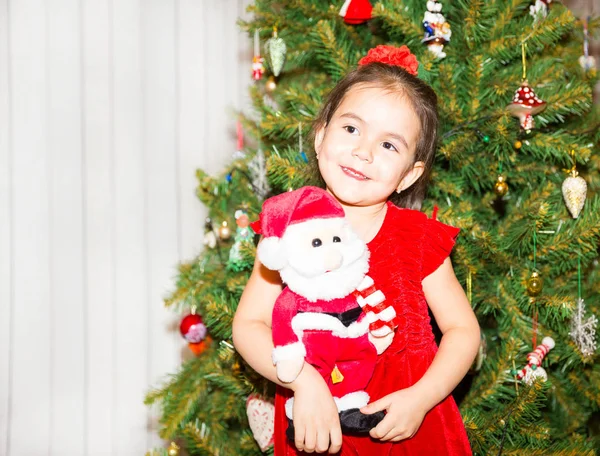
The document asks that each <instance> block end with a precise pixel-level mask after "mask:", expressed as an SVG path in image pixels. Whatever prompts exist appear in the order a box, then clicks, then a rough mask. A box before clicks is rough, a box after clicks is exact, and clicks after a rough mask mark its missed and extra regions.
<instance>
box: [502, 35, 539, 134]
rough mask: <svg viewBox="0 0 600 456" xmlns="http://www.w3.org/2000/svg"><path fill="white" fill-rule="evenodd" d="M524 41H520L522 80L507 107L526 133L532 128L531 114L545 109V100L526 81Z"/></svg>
mask: <svg viewBox="0 0 600 456" xmlns="http://www.w3.org/2000/svg"><path fill="white" fill-rule="evenodd" d="M525 47H526V44H525V42H523V43H521V50H522V59H523V82H521V87H519V88H518V89H517V90H516V91H515V96H514V97H513V101H512V103H510V104H509V105H508V107H507V109H508V112H510V113H511V114H512V115H513V116H515V117H518V118H519V122H520V124H521V129H522V130H524V131H525V132H526V133H529V132H530V131H531V130H533V127H534V125H535V123H534V121H533V116H534V115H535V114H539V113H540V112H542V111H543V110H544V109H546V102H545V101H543V100H542V99H540V98H538V96H537V95H536V94H535V91H534V90H533V88H531V87H530V86H529V83H528V82H527V64H526V60H525Z"/></svg>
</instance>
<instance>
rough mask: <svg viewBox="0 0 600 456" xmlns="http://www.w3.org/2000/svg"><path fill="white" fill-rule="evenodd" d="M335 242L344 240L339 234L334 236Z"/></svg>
mask: <svg viewBox="0 0 600 456" xmlns="http://www.w3.org/2000/svg"><path fill="white" fill-rule="evenodd" d="M333 242H342V240H341V239H340V237H339V236H333Z"/></svg>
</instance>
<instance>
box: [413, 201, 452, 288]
mask: <svg viewBox="0 0 600 456" xmlns="http://www.w3.org/2000/svg"><path fill="white" fill-rule="evenodd" d="M436 212H437V208H436V210H434V214H433V217H432V218H428V219H426V220H425V224H424V225H423V250H422V251H423V259H422V261H421V264H422V268H421V279H424V278H425V277H427V276H428V275H429V274H431V273H432V272H434V271H435V270H436V269H437V268H439V267H440V266H441V265H442V263H443V262H444V260H445V259H446V258H448V256H450V253H451V252H452V248H453V247H454V244H455V243H456V238H457V237H458V233H459V232H460V229H459V228H455V227H453V226H450V225H445V224H444V223H441V222H439V221H438V220H436Z"/></svg>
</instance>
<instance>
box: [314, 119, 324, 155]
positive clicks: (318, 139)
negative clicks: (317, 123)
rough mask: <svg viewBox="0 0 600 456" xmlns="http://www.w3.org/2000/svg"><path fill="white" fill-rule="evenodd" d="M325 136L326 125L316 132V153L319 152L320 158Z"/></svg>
mask: <svg viewBox="0 0 600 456" xmlns="http://www.w3.org/2000/svg"><path fill="white" fill-rule="evenodd" d="M323 138H325V125H323V126H322V127H318V128H317V132H316V134H315V153H316V154H317V158H319V152H320V151H321V144H323Z"/></svg>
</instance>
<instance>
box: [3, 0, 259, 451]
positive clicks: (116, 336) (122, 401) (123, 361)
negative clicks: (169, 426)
mask: <svg viewBox="0 0 600 456" xmlns="http://www.w3.org/2000/svg"><path fill="white" fill-rule="evenodd" d="M249 3H251V1H250V0H171V1H169V0H13V1H9V0H0V455H6V456H37V455H57V456H58V455H60V456H66V455H73V456H82V455H110V456H119V455H124V456H125V455H126V456H132V455H142V454H144V452H145V451H146V450H147V449H148V448H150V447H153V446H159V445H161V444H162V442H161V441H160V440H159V439H158V437H157V434H156V429H155V426H156V419H157V418H156V416H157V415H158V413H157V411H156V410H149V409H148V408H147V407H145V406H144V404H143V402H142V401H143V398H144V394H145V393H146V391H147V390H148V388H150V386H151V385H156V384H157V383H158V382H159V381H160V379H161V378H163V377H164V376H165V375H166V374H167V373H171V372H174V371H175V370H176V369H177V368H178V367H179V365H180V363H181V359H182V356H185V353H186V351H187V347H186V346H185V344H184V341H183V339H182V338H181V337H180V335H179V333H178V330H177V324H178V317H177V316H176V315H174V314H173V313H172V312H170V311H167V310H165V309H164V308H163V306H162V298H163V297H164V296H165V295H166V294H167V293H168V292H169V291H170V290H173V288H174V280H173V279H174V276H175V275H176V265H177V263H178V262H179V261H181V260H186V259H191V258H192V257H193V256H194V255H195V254H196V253H198V251H199V249H200V248H201V246H202V236H203V222H204V214H205V212H204V209H203V208H202V206H201V204H200V202H199V201H198V200H197V199H196V197H195V196H194V189H195V185H196V180H195V174H194V173H195V170H196V168H198V167H202V168H204V169H206V170H208V171H209V172H213V173H215V172H217V171H219V170H220V168H221V166H222V165H223V164H225V163H226V162H228V161H229V160H230V159H231V156H232V153H233V152H234V151H235V147H236V138H235V118H234V116H233V113H234V111H235V110H238V109H242V108H243V107H244V106H245V105H247V104H248V97H247V86H248V85H249V84H250V83H251V77H250V74H251V73H250V71H251V57H252V55H251V54H252V43H251V42H250V40H249V39H248V38H247V37H246V35H245V34H244V33H242V32H240V30H239V29H238V27H237V25H236V20H237V18H238V17H246V15H247V13H246V12H245V9H246V6H247V4H249Z"/></svg>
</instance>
